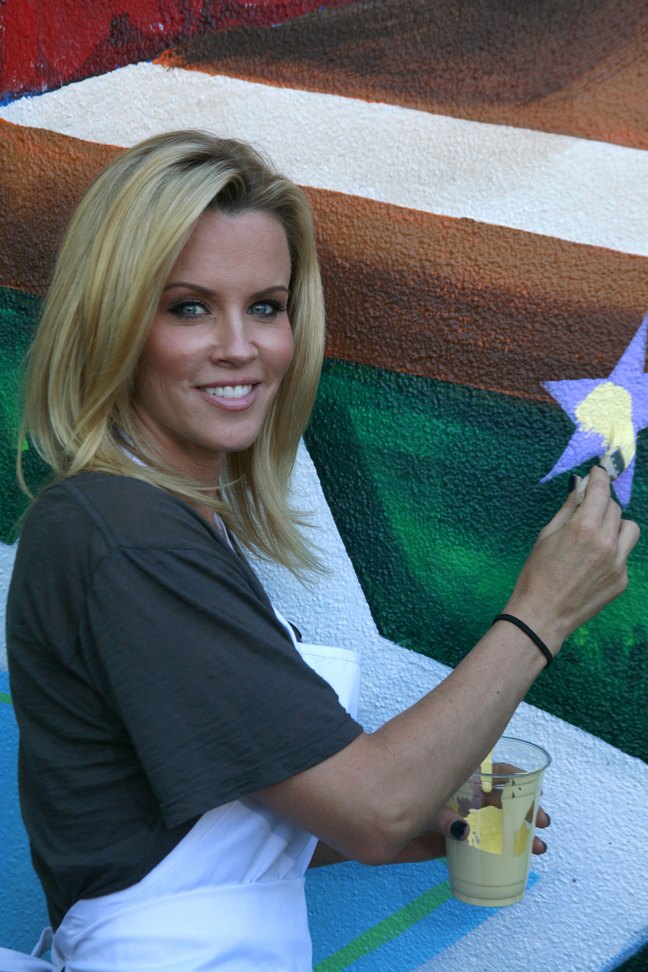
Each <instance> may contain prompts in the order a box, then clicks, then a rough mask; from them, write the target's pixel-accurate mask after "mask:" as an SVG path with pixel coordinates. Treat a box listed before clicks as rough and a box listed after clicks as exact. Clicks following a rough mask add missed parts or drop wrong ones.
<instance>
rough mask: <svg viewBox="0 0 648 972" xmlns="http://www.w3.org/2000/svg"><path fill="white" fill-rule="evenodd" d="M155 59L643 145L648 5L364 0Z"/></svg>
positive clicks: (213, 38) (617, 0)
mask: <svg viewBox="0 0 648 972" xmlns="http://www.w3.org/2000/svg"><path fill="white" fill-rule="evenodd" d="M159 61H160V63H162V64H166V65H169V66H181V67H186V68H194V69H196V70H201V71H205V72H208V73H214V74H226V75H233V76H234V77H238V78H244V79H247V80H252V81H262V82H266V83H270V84H275V85H280V86H284V87H295V88H305V89H307V90H311V91H321V92H326V93H332V94H338V95H343V96H347V97H354V98H362V99H365V100H367V101H384V102H387V103H391V104H397V105H401V106H404V107H410V108H418V109H422V110H424V111H430V112H436V113H439V114H446V115H453V116H456V117H459V118H465V119H472V120H475V121H481V122H492V123H494V124H500V125H513V126H517V127H522V128H532V129H538V130H540V131H547V132H558V133H561V134H567V135H576V136H580V137H585V138H594V139H600V140H603V141H610V142H616V143H618V144H621V145H629V146H633V147H637V148H648V107H647V102H646V91H647V90H648V8H647V7H646V4H645V3H637V0H588V2H587V3H574V2H573V0H534V2H533V3H503V2H496V3H487V2H484V0H435V2H434V3H430V0H365V2H362V3H354V4H352V5H350V6H347V7H343V8H339V9H328V10H319V11H317V12H315V13H312V14H309V15H307V16H304V17H301V18H298V19H296V20H293V21H291V22H288V23H284V24H281V25H278V26H276V27H273V28H262V27H259V28H254V27H239V28H235V29H232V30H229V31H226V32H219V33H208V34H205V35H203V36H201V37H197V38H195V39H193V40H191V41H189V42H188V43H187V44H185V45H184V46H182V47H180V48H178V49H176V50H174V51H170V52H167V53H166V54H164V55H162V56H161V58H160V59H159Z"/></svg>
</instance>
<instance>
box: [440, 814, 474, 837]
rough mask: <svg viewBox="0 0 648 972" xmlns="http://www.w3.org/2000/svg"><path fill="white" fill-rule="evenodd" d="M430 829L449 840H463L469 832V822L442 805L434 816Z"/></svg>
mask: <svg viewBox="0 0 648 972" xmlns="http://www.w3.org/2000/svg"><path fill="white" fill-rule="evenodd" d="M432 829H433V830H437V831H438V832H439V833H440V834H443V836H444V837H449V838H450V839H451V840H465V839H466V837H467V836H468V834H469V832H470V824H469V823H468V821H467V820H466V819H465V818H464V817H462V816H460V815H459V814H458V813H454V811H453V810H450V809H448V807H443V808H442V809H441V810H439V812H438V814H437V815H436V817H435V818H434V820H433V822H432Z"/></svg>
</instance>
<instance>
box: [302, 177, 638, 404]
mask: <svg viewBox="0 0 648 972" xmlns="http://www.w3.org/2000/svg"><path fill="white" fill-rule="evenodd" d="M307 192H308V195H309V197H310V198H311V200H312V203H313V206H314V209H315V212H316V214H317V218H318V237H319V247H320V254H321V262H322V272H323V277H324V282H325V288H326V295H327V319H328V330H329V337H328V347H327V352H328V354H329V355H330V356H332V357H338V358H343V359H347V360H350V361H356V362H361V363H364V364H368V365H376V366H379V367H382V368H388V369H391V370H394V371H401V372H406V373H409V374H414V375H422V376H426V377H430V378H437V379H441V380H444V381H451V382H458V383H460V384H463V385H471V386H473V387H478V388H487V389H492V390H495V391H501V392H506V393H509V394H515V395H522V396H525V397H531V398H548V396H547V395H546V394H545V392H544V391H543V389H542V388H541V387H540V385H541V382H543V381H546V380H549V379H554V378H567V377H570V376H571V377H578V378H582V377H587V376H591V377H604V376H606V375H608V374H609V372H610V371H611V370H612V367H613V366H614V364H615V363H616V361H617V359H618V358H619V357H620V355H621V353H622V351H623V350H624V349H625V347H626V345H627V343H628V341H629V339H630V337H631V336H632V335H633V334H634V332H635V330H636V328H637V327H638V326H639V324H640V322H641V319H642V317H643V315H644V313H645V312H646V310H647V309H648V260H647V259H646V258H645V257H638V256H632V255H628V254H623V253H617V252H614V251H611V250H605V249H602V248H597V247H590V246H582V245H579V244H575V243H569V242H565V241H563V240H557V239H555V238H553V237H543V236H536V235H534V234H532V233H524V232H521V231H517V230H511V229H507V228H503V227H498V226H490V225H488V224H484V223H478V222H475V221H473V220H467V219H452V218H449V217H443V216H436V215H430V214H428V213H422V212H418V211H415V210H408V209H403V208H400V207H398V206H391V205H387V204H384V203H378V202H374V201H373V200H368V199H361V198H358V197H353V196H342V195H339V194H336V193H332V192H326V191H323V190H313V189H308V190H307Z"/></svg>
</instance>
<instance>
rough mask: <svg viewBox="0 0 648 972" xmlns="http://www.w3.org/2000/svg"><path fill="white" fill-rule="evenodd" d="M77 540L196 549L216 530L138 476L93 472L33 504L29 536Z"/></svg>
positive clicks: (25, 527)
mask: <svg viewBox="0 0 648 972" xmlns="http://www.w3.org/2000/svg"><path fill="white" fill-rule="evenodd" d="M33 531H36V532H38V533H42V532H43V531H45V532H46V533H47V534H49V535H52V534H53V533H54V534H61V535H64V536H65V537H67V538H68V540H70V541H74V538H75V537H77V536H78V537H79V538H82V537H84V538H87V537H88V536H89V534H93V533H99V534H101V535H102V536H103V539H104V541H105V542H106V543H107V544H108V545H109V546H123V545H126V546H130V547H134V546H135V547H137V546H151V545H168V544H173V543H181V542H183V540H186V541H187V542H190V543H192V544H195V543H196V542H197V540H198V538H200V537H204V538H205V540H206V539H207V538H208V537H210V538H211V537H213V531H212V530H211V529H210V527H209V525H208V524H207V523H206V522H205V521H204V520H203V519H202V517H201V516H200V515H199V514H198V513H197V512H196V511H195V510H193V509H192V508H191V507H190V506H189V505H188V504H187V503H185V502H183V501H182V500H179V499H178V498H176V497H175V496H172V495H171V494H170V493H168V492H166V491H165V490H163V489H160V488H159V487H156V486H153V485H151V484H150V483H147V482H145V481H144V480H141V479H138V478H136V477H134V476H121V475H112V474H109V473H100V472H87V473H81V474H79V475H77V476H73V477H70V478H69V479H61V480H58V481H57V482H55V483H52V484H51V485H50V486H48V487H47V488H46V489H45V490H43V492H42V493H41V494H40V495H39V496H38V498H37V499H36V501H35V502H34V504H33V505H32V507H31V509H30V510H29V513H28V514H27V517H26V518H25V521H24V524H23V530H22V531H21V536H22V534H24V533H25V532H27V533H31V532H33Z"/></svg>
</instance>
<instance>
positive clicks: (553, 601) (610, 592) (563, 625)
mask: <svg viewBox="0 0 648 972" xmlns="http://www.w3.org/2000/svg"><path fill="white" fill-rule="evenodd" d="M639 533H640V531H639V527H638V526H637V524H636V523H634V522H633V521H632V520H624V519H622V518H621V510H620V508H619V506H618V504H617V503H616V502H615V501H614V500H613V499H612V497H611V495H610V479H609V476H608V474H607V473H606V472H605V470H604V469H602V468H600V467H599V466H595V467H594V468H593V469H592V470H591V472H590V475H589V482H588V486H587V490H586V492H585V496H584V498H583V500H582V502H579V501H578V500H577V496H576V491H573V492H572V493H570V495H569V497H568V499H567V501H566V502H565V504H564V505H563V506H562V507H561V509H560V510H559V511H558V513H557V514H556V515H555V516H554V518H553V519H552V520H551V521H550V522H549V523H548V524H547V526H546V527H545V528H544V529H543V530H542V531H541V533H540V535H539V537H538V540H537V541H536V544H535V546H534V547H533V550H532V551H531V554H530V556H529V558H528V560H527V562H526V564H525V565H524V567H523V569H522V571H521V573H520V576H519V578H518V580H517V583H516V585H515V589H514V591H513V594H512V595H511V598H510V600H509V602H508V604H507V606H506V611H507V612H510V613H512V614H516V615H517V616H518V617H521V618H523V619H524V620H525V621H526V622H527V623H528V624H530V625H531V627H532V628H533V629H534V630H536V631H537V633H538V634H539V635H540V637H542V638H543V640H545V641H547V642H548V644H549V645H550V647H552V648H553V649H554V650H556V649H558V648H559V647H560V645H561V644H562V641H563V640H564V639H565V638H566V637H568V635H570V634H571V633H572V632H573V631H574V630H575V629H576V628H577V627H579V626H580V625H581V624H583V623H584V622H585V621H588V620H589V619H590V618H592V617H593V616H594V615H595V614H597V613H598V611H600V610H601V608H602V607H603V606H604V605H605V604H607V603H608V602H609V601H611V600H613V599H614V598H615V597H617V596H618V595H619V594H621V593H622V591H624V590H625V588H626V586H627V583H628V576H627V569H626V561H627V558H628V555H629V554H630V551H631V550H632V548H633V547H634V546H635V544H636V543H637V540H638V539H639Z"/></svg>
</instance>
